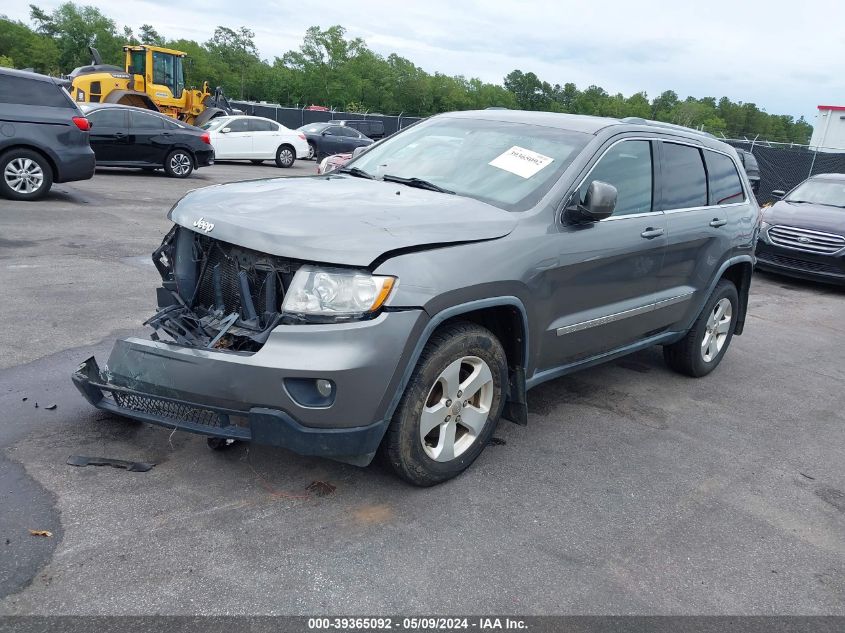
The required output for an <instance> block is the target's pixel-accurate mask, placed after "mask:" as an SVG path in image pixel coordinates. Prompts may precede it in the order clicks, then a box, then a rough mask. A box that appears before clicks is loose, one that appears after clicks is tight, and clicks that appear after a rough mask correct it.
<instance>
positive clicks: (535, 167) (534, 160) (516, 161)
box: [488, 145, 554, 178]
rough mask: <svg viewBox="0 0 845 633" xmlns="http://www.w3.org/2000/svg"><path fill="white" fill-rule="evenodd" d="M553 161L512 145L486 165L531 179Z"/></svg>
mask: <svg viewBox="0 0 845 633" xmlns="http://www.w3.org/2000/svg"><path fill="white" fill-rule="evenodd" d="M553 160H554V158H551V157H549V156H543V155H542V154H538V153H537V152H532V151H531V150H530V149H525V148H524V147H519V146H518V145H514V146H513V147H511V148H510V149H509V150H507V151H506V152H504V153H502V154H500V155H499V156H496V158H494V159H493V160H491V161H490V162H489V163H488V164H489V165H492V166H493V167H498V168H499V169H504V170H505V171H509V172H510V173H512V174H516V175H517V176H522V177H523V178H531V176H533V175H534V174H536V173H537V172H538V171H540V170H541V169H543V167H545V166H546V165H548V164H549V163H551V162H552V161H553Z"/></svg>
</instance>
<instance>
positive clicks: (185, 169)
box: [164, 149, 194, 178]
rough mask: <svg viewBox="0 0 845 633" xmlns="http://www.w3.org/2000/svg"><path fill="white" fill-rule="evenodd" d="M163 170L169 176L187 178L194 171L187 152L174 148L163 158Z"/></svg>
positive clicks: (191, 159)
mask: <svg viewBox="0 0 845 633" xmlns="http://www.w3.org/2000/svg"><path fill="white" fill-rule="evenodd" d="M164 171H165V173H166V174H167V175H168V176H170V177H171V178H187V177H188V176H190V175H191V172H193V171H194V160H193V158H192V157H191V154H190V153H189V152H187V151H185V150H183V149H175V150H173V151H172V152H170V153H169V154H168V155H167V158H166V159H165V160H164Z"/></svg>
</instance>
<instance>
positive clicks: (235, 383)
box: [74, 110, 760, 485]
mask: <svg viewBox="0 0 845 633" xmlns="http://www.w3.org/2000/svg"><path fill="white" fill-rule="evenodd" d="M759 216H760V210H759V207H758V206H757V203H756V201H755V200H754V197H753V196H752V195H751V192H750V188H749V184H748V179H747V178H746V176H745V174H744V172H742V168H741V167H740V165H739V162H738V161H737V157H736V152H735V151H734V150H733V148H731V147H730V146H728V145H726V144H724V143H722V142H720V141H718V140H716V139H714V138H711V137H708V136H705V135H703V134H700V133H697V132H695V131H693V130H687V129H683V128H678V127H672V126H666V125H661V124H657V123H650V122H647V121H641V122H639V123H631V122H627V121H620V120H617V119H607V118H597V117H588V116H576V115H568V114H553V113H548V112H519V111H511V110H496V111H488V110H485V111H476V112H453V113H450V114H442V115H437V116H434V117H431V118H429V119H426V120H425V121H422V122H420V123H417V124H416V125H414V126H412V127H408V128H405V129H404V130H403V131H401V132H400V133H398V134H395V135H393V136H391V137H389V138H386V139H384V140H383V141H381V142H380V143H379V144H378V145H374V146H373V147H372V148H371V149H369V150H368V151H366V152H364V153H362V154H360V155H359V156H358V157H356V158H354V159H353V160H352V161H351V162H350V163H348V164H347V165H346V166H344V167H341V168H340V169H338V170H336V171H333V172H331V173H330V174H328V175H325V176H314V177H310V178H278V179H273V180H258V181H252V182H239V183H231V184H226V185H218V186H215V187H206V188H203V189H197V190H195V191H193V192H191V193H189V194H187V195H186V196H185V197H184V198H182V200H181V201H179V202H178V203H177V204H176V205H174V206H173V208H172V209H171V211H170V218H171V219H172V220H173V222H174V227H173V228H172V230H171V231H170V232H169V233H168V234H167V236H166V237H165V239H164V241H163V243H162V245H161V246H160V247H159V248H158V250H156V251H155V253H154V255H153V261H154V262H155V264H156V267H157V268H158V270H159V273H160V274H161V277H162V286H161V288H159V289H158V294H157V299H158V302H159V311H158V312H157V314H155V315H153V316H152V318H150V319H149V320H148V321H147V323H148V324H150V325H151V326H152V327H153V328H154V329H155V330H156V332H153V333H152V334H151V338H150V339H142V338H130V339H125V340H120V341H118V342H117V344H116V345H115V347H114V350H113V351H112V354H111V357H110V358H109V360H108V366H107V367H103V369H102V370H101V369H100V368H99V366H98V364H97V362H96V361H95V360H94V359H93V358H91V359H88V360H87V361H85V362H84V363H83V364H82V366H81V367H80V368H79V370H78V371H77V372H76V374H75V375H74V381H75V383H76V385H77V387H78V388H79V389H80V391H81V392H82V393H83V394H84V396H85V397H86V398H88V400H89V401H90V402H91V403H92V404H93V405H95V406H97V407H100V408H101V409H106V410H108V411H111V412H114V413H119V414H123V415H126V416H128V417H131V418H137V419H140V420H146V421H148V422H152V423H154V424H160V425H162V426H165V427H167V428H168V429H174V428H180V429H185V430H188V431H193V432H196V433H203V434H205V435H208V436H210V437H211V438H212V440H211V443H212V445H214V446H221V445H222V444H221V443H223V442H227V441H228V440H249V441H254V442H258V443H266V444H272V445H278V446H285V447H287V448H289V449H291V450H293V451H296V452H299V453H303V454H306V455H321V456H325V457H332V458H334V459H338V460H341V461H346V462H351V463H355V464H359V465H363V464H368V463H369V462H370V460H371V459H372V458H373V456H374V455H375V453H376V452H377V451H378V450H380V451H382V453H383V455H384V457H385V459H386V461H387V463H389V464H390V465H391V466H392V467H393V468H394V469H395V471H396V473H398V474H399V475H400V476H401V477H403V478H405V479H406V480H408V481H410V482H412V483H415V484H419V485H431V484H434V483H437V482H439V481H443V480H445V479H448V478H450V477H453V476H455V475H456V474H458V473H460V472H461V471H462V470H464V469H465V468H466V467H467V466H469V465H470V464H471V463H472V462H473V460H474V459H475V458H476V457H478V455H479V454H480V453H481V451H482V450H484V447H485V446H486V445H487V444H488V443H489V441H490V438H491V436H492V434H493V432H494V430H495V427H496V424H497V423H498V422H499V418H500V416H501V417H505V418H507V419H510V420H513V421H514V422H517V423H519V424H525V423H526V422H528V417H529V415H528V407H527V402H528V398H529V397H530V394H528V393H526V392H528V390H529V389H531V388H532V387H536V386H537V385H539V384H541V383H543V382H545V381H547V380H551V379H553V378H557V377H558V376H562V375H564V374H567V373H570V372H573V371H576V370H578V369H581V368H584V367H589V366H591V365H594V364H596V363H599V362H606V361H608V360H611V359H614V358H618V357H619V356H622V355H624V354H629V353H631V352H634V351H637V350H641V349H643V348H646V347H649V346H652V345H661V346H663V350H664V355H665V359H666V362H667V363H668V365H669V366H670V367H671V368H672V369H674V370H676V371H678V372H681V373H684V374H687V375H689V376H704V375H706V374H708V373H709V372H711V371H713V369H715V368H716V366H717V365H719V363H720V361H721V360H722V358H723V357H724V355H725V352H726V351H727V349H728V346H729V345H730V342H731V337H732V336H733V335H735V334H741V333H742V330H743V326H744V324H745V314H746V306H747V304H748V289H749V284H750V280H751V271H752V267H753V264H754V244H755V241H756V240H757V235H758V232H759V226H760V217H759ZM151 290H152V289H151ZM737 379H738V380H741V379H742V376H740V375H737Z"/></svg>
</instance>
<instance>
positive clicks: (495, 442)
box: [490, 437, 507, 446]
mask: <svg viewBox="0 0 845 633" xmlns="http://www.w3.org/2000/svg"><path fill="white" fill-rule="evenodd" d="M505 444H507V441H506V440H503V439H502V438H501V437H491V438H490V445H491V446H504V445H505Z"/></svg>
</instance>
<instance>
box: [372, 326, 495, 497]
mask: <svg viewBox="0 0 845 633" xmlns="http://www.w3.org/2000/svg"><path fill="white" fill-rule="evenodd" d="M507 379H508V368H507V360H506V356H505V352H504V349H503V348H502V345H501V343H500V342H499V340H498V339H497V338H496V337H495V336H494V335H493V333H492V332H490V331H489V330H487V329H485V328H483V327H481V326H479V325H475V324H473V323H457V324H454V325H450V326H447V327H444V328H443V329H441V330H440V331H438V332H437V333H435V334H434V335H433V336H432V337H431V340H430V341H429V342H428V345H426V348H425V350H424V351H423V353H422V355H421V356H420V360H419V362H418V363H417V367H416V369H415V370H414V373H413V375H412V376H411V380H410V381H409V382H408V386H407V387H406V388H405V393H404V394H403V396H402V400H401V401H400V403H399V406H398V407H397V409H396V413H395V414H394V416H393V419H392V421H391V423H390V427H389V428H388V430H387V434H386V436H385V438H384V442H383V443H382V446H381V450H382V453H383V455H384V457H385V458H386V460H387V462H388V463H389V464H390V466H391V468H392V469H393V471H394V472H395V473H396V474H397V475H399V477H401V478H402V479H404V480H405V481H407V482H409V483H412V484H414V485H417V486H433V485H434V484H438V483H440V482H442V481H446V480H447V479H451V478H452V477H455V476H456V475H458V474H460V473H461V472H462V471H464V470H465V469H466V468H467V467H469V465H470V464H472V462H473V461H475V459H476V458H477V457H478V456H479V455H480V454H481V451H483V450H484V447H485V446H486V445H487V443H488V442H489V441H490V437H491V436H492V435H493V431H494V430H495V428H496V424H497V423H498V420H499V416H500V414H501V412H502V407H503V406H504V390H505V388H506V385H507Z"/></svg>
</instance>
